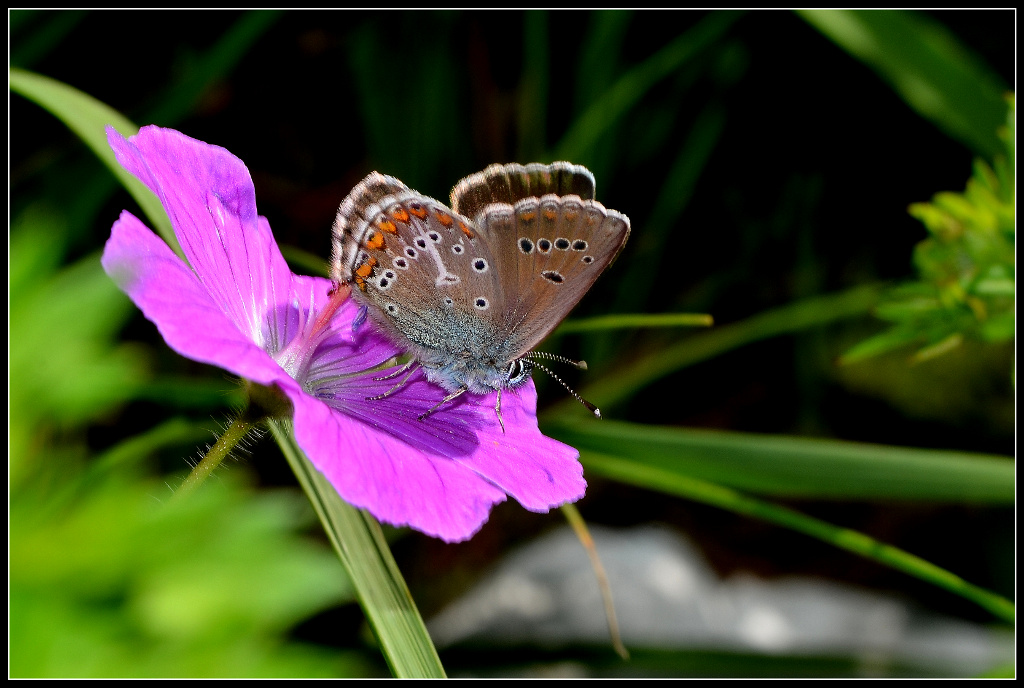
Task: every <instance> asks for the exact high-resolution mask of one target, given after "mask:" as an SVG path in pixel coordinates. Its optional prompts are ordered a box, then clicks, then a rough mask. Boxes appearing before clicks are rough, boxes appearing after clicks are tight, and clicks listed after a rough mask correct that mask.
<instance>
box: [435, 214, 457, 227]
mask: <svg viewBox="0 0 1024 688" xmlns="http://www.w3.org/2000/svg"><path fill="white" fill-rule="evenodd" d="M434 217H436V218H437V221H438V222H440V223H441V224H442V225H444V226H445V227H451V226H452V222H454V220H452V216H451V215H449V214H448V213H442V212H441V211H440V210H435V211H434Z"/></svg>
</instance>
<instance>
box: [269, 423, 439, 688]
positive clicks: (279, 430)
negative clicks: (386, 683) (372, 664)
mask: <svg viewBox="0 0 1024 688" xmlns="http://www.w3.org/2000/svg"><path fill="white" fill-rule="evenodd" d="M268 425H269V426H270V431H271V433H273V435H274V439H275V440H276V441H277V444H278V446H280V447H281V451H282V452H284V455H285V457H286V458H287V459H288V463H289V464H290V465H291V467H292V470H293V471H295V476H296V477H297V478H298V479H299V483H300V484H301V485H302V489H303V490H305V492H306V495H307V496H308V497H309V501H310V503H312V505H313V508H314V509H315V510H316V513H317V516H319V517H320V521H321V523H322V524H323V527H324V531H325V532H326V533H327V537H328V538H330V540H331V544H332V545H333V546H334V551H335V552H336V553H337V554H338V558H339V559H341V563H342V565H343V566H344V567H345V571H346V572H347V573H348V575H349V578H350V579H351V581H352V585H353V586H354V587H355V590H356V594H357V595H358V597H359V603H360V605H361V606H362V608H363V611H364V612H365V613H366V618H367V619H368V620H369V622H370V626H371V627H372V628H373V631H374V633H375V634H376V635H377V639H378V641H379V643H380V648H381V651H382V652H383V654H384V658H385V659H386V660H387V662H388V666H390V668H391V671H392V673H393V674H394V675H395V676H396V677H398V678H444V677H445V673H444V667H442V666H441V660H440V658H439V657H438V656H437V650H436V649H435V648H434V644H433V642H432V641H431V639H430V634H428V633H427V629H426V626H424V624H423V618H422V617H421V616H420V613H419V610H418V609H416V604H415V602H413V599H412V595H410V594H409V588H408V587H407V586H406V584H405V579H403V578H402V573H401V571H399V570H398V565H397V564H396V563H395V559H394V557H392V556H391V550H390V549H389V548H388V544H387V542H386V541H385V540H384V534H383V533H382V532H381V529H380V524H378V523H377V521H376V520H374V518H373V517H372V516H370V515H369V514H368V513H366V512H365V511H363V510H361V509H356V508H355V507H353V506H352V505H350V504H348V503H347V502H345V501H344V500H342V499H341V497H340V496H338V492H337V491H336V490H335V489H334V487H333V486H332V485H331V484H330V483H329V482H328V481H327V479H326V478H325V477H324V476H323V475H322V474H321V473H320V472H319V471H318V470H316V468H315V467H314V466H313V464H312V463H310V461H309V459H308V458H306V455H305V454H304V453H303V452H302V449H300V448H299V446H298V444H297V443H296V442H295V438H294V435H293V434H292V432H291V430H290V428H289V423H288V421H277V420H271V421H269V422H268Z"/></svg>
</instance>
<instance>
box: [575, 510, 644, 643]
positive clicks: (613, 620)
mask: <svg viewBox="0 0 1024 688" xmlns="http://www.w3.org/2000/svg"><path fill="white" fill-rule="evenodd" d="M561 510H562V515H563V516H565V520H567V521H568V522H569V525H570V526H572V529H573V532H575V533H576V537H577V538H578V539H579V541H580V544H581V545H583V549H584V550H586V552H587V556H588V557H589V558H590V566H591V567H592V568H593V569H594V575H595V576H596V577H597V587H598V588H600V589H601V598H602V599H603V600H604V614H605V617H606V618H607V619H608V634H609V635H610V636H611V638H612V647H614V648H615V652H616V654H618V655H619V657H622V658H623V659H629V650H627V649H626V646H625V645H623V644H622V635H621V633H619V619H618V616H616V614H615V601H614V600H613V599H612V588H611V585H609V584H608V574H607V573H605V570H604V564H602V563H601V557H600V555H599V554H598V553H597V546H596V545H595V544H594V538H593V537H591V535H590V529H589V528H587V522H586V521H584V520H583V516H582V515H581V514H580V511H579V509H577V508H576V505H575V504H563V505H562V506H561Z"/></svg>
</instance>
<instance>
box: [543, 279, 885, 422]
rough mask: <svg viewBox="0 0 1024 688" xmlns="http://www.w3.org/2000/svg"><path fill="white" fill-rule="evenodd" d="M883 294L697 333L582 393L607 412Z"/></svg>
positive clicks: (816, 300)
mask: <svg viewBox="0 0 1024 688" xmlns="http://www.w3.org/2000/svg"><path fill="white" fill-rule="evenodd" d="M879 293H880V287H878V286H877V285H867V286H862V287H856V288H854V289H850V290H848V291H844V292H839V293H837V294H826V295H824V296H814V297H811V298H808V299H803V300H801V301H796V302H793V303H790V304H787V305H785V306H780V307H778V308H774V309H772V310H770V311H765V312H764V313H759V314H758V315H755V316H752V317H750V318H747V319H746V320H742V321H740V322H736V323H732V324H729V325H725V326H722V327H716V328H714V329H712V330H710V331H707V332H701V333H699V334H695V335H692V336H690V337H688V338H686V339H684V340H682V341H680V342H679V343H677V344H673V345H671V346H668V347H666V348H664V349H658V350H655V351H652V352H650V353H647V354H644V355H641V356H637V357H635V358H633V359H632V360H631V361H630V362H629V363H627V364H626V365H624V366H622V367H620V368H618V369H616V370H614V371H612V372H610V373H608V374H607V375H605V376H604V377H602V378H601V379H600V380H598V381H597V382H595V383H593V384H591V385H589V386H587V387H585V388H583V389H581V390H580V394H581V396H583V398H585V399H589V400H590V401H592V402H594V403H595V404H597V405H598V406H599V407H601V408H604V407H606V406H611V405H613V404H617V403H620V402H622V401H625V400H626V399H628V398H629V397H631V396H632V395H634V394H636V393H637V392H638V391H639V390H640V389H642V388H643V387H644V386H646V385H649V384H650V383H652V382H654V381H655V380H658V379H660V378H661V377H664V376H665V375H668V374H670V373H672V372H674V371H676V370H679V369H681V368H685V367H686V366H689V365H693V364H695V363H698V362H700V361H704V360H707V359H710V358H713V357H715V356H718V355H720V354H723V353H725V352H726V351H731V350H732V349H736V348H738V347H740V346H743V345H745V344H750V343H752V342H756V341H759V340H762V339H768V338H769V337H775V336H777V335H780V334H786V333H792V332H799V331H801V330H805V329H809V328H812V327H817V326H821V325H825V324H828V323H832V322H836V321H837V320H842V319H845V318H850V317H855V316H859V315H863V314H865V313H867V312H868V311H869V309H870V308H871V307H872V306H874V304H875V303H876V302H877V301H878V295H879ZM576 405H577V402H576V401H575V400H574V399H571V398H569V399H566V400H564V401H562V402H559V403H557V404H554V405H552V406H551V407H549V408H548V410H547V411H546V412H545V413H544V414H543V417H544V418H551V417H554V416H556V415H558V414H559V413H562V412H565V411H566V410H567V409H568V408H570V407H575V406H576Z"/></svg>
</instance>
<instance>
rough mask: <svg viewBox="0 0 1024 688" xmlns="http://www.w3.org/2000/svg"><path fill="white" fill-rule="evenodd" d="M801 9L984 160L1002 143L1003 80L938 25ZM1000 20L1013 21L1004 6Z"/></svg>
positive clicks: (924, 19) (923, 19)
mask: <svg viewBox="0 0 1024 688" xmlns="http://www.w3.org/2000/svg"><path fill="white" fill-rule="evenodd" d="M800 16H801V17H803V18H804V19H805V20H806V21H807V22H808V23H809V24H810V25H811V26H813V27H814V28H816V29H818V30H819V31H821V32H822V33H823V34H825V36H827V37H828V38H829V39H831V40H832V41H833V42H834V43H836V44H837V45H838V46H840V47H841V48H842V49H843V50H845V51H846V52H848V53H850V54H851V55H853V56H854V57H855V58H857V59H858V60H860V61H861V62H863V63H865V64H866V65H867V66H869V67H870V68H871V69H873V70H875V71H876V72H878V74H879V76H881V77H882V78H883V79H885V80H886V81H887V82H889V84H890V85H891V86H892V87H893V89H895V91H896V92H897V93H899V95H900V97H901V98H903V100H904V101H905V102H906V103H907V104H908V105H909V106H910V107H912V108H914V109H915V110H916V111H917V112H918V113H919V114H920V115H921V116H922V117H924V118H926V119H928V120H931V121H932V122H934V123H935V124H936V126H938V127H939V128H940V129H942V130H943V131H945V132H946V133H947V134H948V135H950V136H952V137H953V138H955V139H957V140H959V141H962V142H963V143H965V144H967V145H968V146H970V147H971V148H972V149H973V150H974V151H975V152H976V153H978V154H980V155H982V156H984V157H985V158H987V159H991V158H992V156H994V155H995V154H996V153H999V152H1001V151H1002V149H1003V147H1002V145H1001V144H1000V142H999V139H998V138H997V137H996V129H997V128H998V127H999V126H1001V125H1002V124H1004V123H1005V122H1006V102H1005V101H1004V100H1003V94H1004V93H1005V92H1006V90H1007V87H1006V86H1005V85H1004V84H1002V83H1000V81H1001V80H1000V79H999V77H998V76H997V75H996V74H995V73H994V72H993V71H992V70H991V69H990V68H989V67H988V66H987V65H985V64H984V62H983V61H982V60H981V59H980V58H979V57H978V56H977V55H974V54H973V53H971V51H970V50H968V49H967V48H966V47H965V46H963V45H962V44H961V43H960V42H959V41H958V40H957V39H956V37H955V36H954V35H953V34H952V33H950V32H949V31H948V30H947V29H946V28H945V27H944V26H942V25H941V24H939V23H938V22H935V21H934V20H932V19H930V18H929V17H928V16H927V15H925V14H922V13H920V12H895V11H878V10H802V11H801V12H800ZM1007 21H1015V18H1014V15H1013V14H1012V13H1009V12H1008V13H1007Z"/></svg>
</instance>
